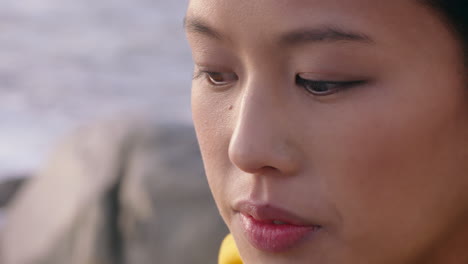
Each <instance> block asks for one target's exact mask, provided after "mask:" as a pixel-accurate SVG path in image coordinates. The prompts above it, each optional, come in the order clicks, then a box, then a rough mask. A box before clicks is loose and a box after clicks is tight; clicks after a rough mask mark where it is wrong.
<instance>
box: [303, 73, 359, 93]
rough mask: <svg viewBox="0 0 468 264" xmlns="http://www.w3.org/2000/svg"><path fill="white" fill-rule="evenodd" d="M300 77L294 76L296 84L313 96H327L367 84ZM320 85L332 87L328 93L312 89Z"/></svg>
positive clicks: (354, 81) (357, 81)
mask: <svg viewBox="0 0 468 264" xmlns="http://www.w3.org/2000/svg"><path fill="white" fill-rule="evenodd" d="M301 75H303V74H297V75H296V80H295V82H296V84H298V85H300V86H302V87H304V88H305V90H307V92H309V93H311V94H312V95H314V96H327V95H331V94H335V93H338V92H341V91H343V90H345V89H349V88H352V87H354V86H356V85H360V84H363V83H366V82H367V81H366V80H349V81H335V80H324V79H317V80H313V79H306V78H303V77H302V76H301ZM320 85H321V86H322V88H323V86H324V85H325V86H327V85H328V86H332V87H331V89H329V90H328V91H314V90H313V88H314V87H313V86H315V88H318V87H319V86H320Z"/></svg>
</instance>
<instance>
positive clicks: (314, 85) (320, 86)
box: [193, 71, 366, 96]
mask: <svg viewBox="0 0 468 264" xmlns="http://www.w3.org/2000/svg"><path fill="white" fill-rule="evenodd" d="M215 74H221V72H211V71H197V72H195V74H194V76H193V79H194V80H196V79H199V78H202V77H205V78H206V79H207V81H208V82H209V83H210V85H212V86H224V85H226V84H228V83H225V84H214V82H213V81H211V79H212V76H213V75H215ZM295 82H296V85H298V86H302V87H303V88H304V89H305V90H306V91H307V92H308V93H311V94H312V95H314V96H326V95H331V94H334V93H337V92H340V91H342V90H345V89H349V88H352V87H354V86H356V85H360V84H363V83H365V82H366V81H364V80H357V81H327V80H309V79H304V78H301V77H300V76H299V74H298V75H296V80H295ZM330 86H332V87H331V88H330ZM327 87H328V89H327ZM324 88H325V90H326V91H323V90H324ZM314 89H315V90H314ZM318 90H322V91H318Z"/></svg>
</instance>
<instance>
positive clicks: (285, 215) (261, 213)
mask: <svg viewBox="0 0 468 264" xmlns="http://www.w3.org/2000/svg"><path fill="white" fill-rule="evenodd" d="M234 209H235V210H236V211H238V212H240V213H241V214H244V215H247V216H250V217H252V218H254V219H255V220H257V221H261V222H271V221H274V220H278V221H281V222H285V223H287V224H292V225H296V226H319V225H317V224H314V223H311V222H310V221H307V220H306V219H304V218H302V217H300V216H298V215H296V214H295V213H293V212H290V211H288V210H286V209H282V208H280V207H277V206H275V205H272V204H270V203H267V202H255V201H240V202H238V203H236V204H235V206H234Z"/></svg>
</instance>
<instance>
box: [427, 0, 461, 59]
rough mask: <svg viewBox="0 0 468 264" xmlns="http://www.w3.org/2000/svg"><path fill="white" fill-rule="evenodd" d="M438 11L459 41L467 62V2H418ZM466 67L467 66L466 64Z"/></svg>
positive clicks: (440, 0) (428, 0)
mask: <svg viewBox="0 0 468 264" xmlns="http://www.w3.org/2000/svg"><path fill="white" fill-rule="evenodd" d="M420 1H422V2H423V3H424V4H426V5H429V6H430V7H432V8H434V9H435V10H436V11H438V12H439V13H440V14H441V15H442V16H443V19H444V20H446V22H447V23H448V25H449V27H450V28H451V29H452V30H453V31H454V33H455V34H456V35H457V37H458V38H459V39H460V40H461V42H462V45H463V48H464V51H465V55H466V56H465V57H466V58H467V60H466V62H468V1H467V0H420ZM467 65H468V64H467Z"/></svg>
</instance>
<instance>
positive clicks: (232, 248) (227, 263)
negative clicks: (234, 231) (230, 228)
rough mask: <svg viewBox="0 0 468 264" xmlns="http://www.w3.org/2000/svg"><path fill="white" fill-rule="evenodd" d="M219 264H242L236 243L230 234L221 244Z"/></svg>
mask: <svg viewBox="0 0 468 264" xmlns="http://www.w3.org/2000/svg"><path fill="white" fill-rule="evenodd" d="M218 263H219V264H242V260H241V258H240V255H239V251H238V250H237V246H236V242H235V241H234V238H233V237H232V235H231V234H229V235H228V236H227V237H226V238H225V239H224V240H223V243H222V244H221V249H220V250H219V257H218Z"/></svg>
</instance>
